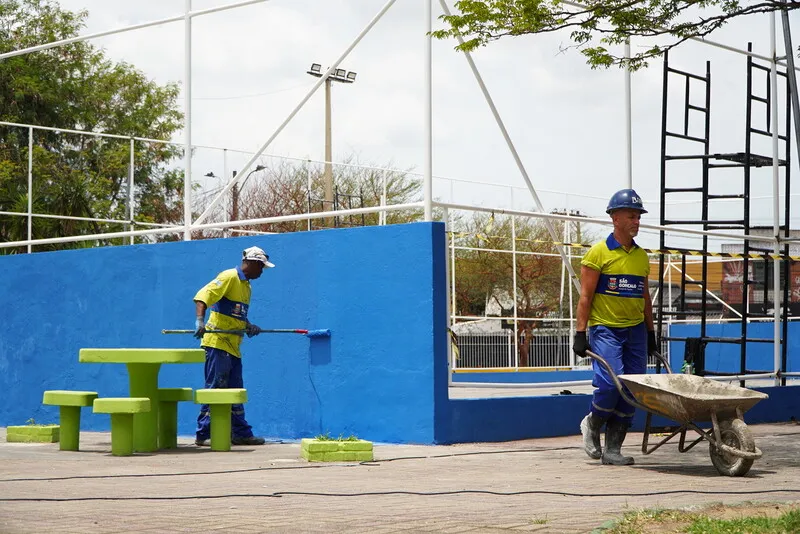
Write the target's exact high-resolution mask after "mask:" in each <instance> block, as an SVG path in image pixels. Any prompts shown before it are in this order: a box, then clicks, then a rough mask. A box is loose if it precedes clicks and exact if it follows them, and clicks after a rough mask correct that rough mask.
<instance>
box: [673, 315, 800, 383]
mask: <svg viewBox="0 0 800 534" xmlns="http://www.w3.org/2000/svg"><path fill="white" fill-rule="evenodd" d="M773 330H774V327H773V323H772V322H764V323H751V324H749V325H747V337H748V338H756V339H772V338H773ZM741 332H742V326H741V323H736V324H721V325H720V324H712V325H707V326H706V335H707V336H711V337H741ZM699 336H700V327H699V326H698V325H685V324H682V325H673V326H672V327H671V330H670V337H699ZM788 340H789V344H788V358H787V369H786V370H787V371H793V372H797V371H798V370H800V358H798V357H797V356H796V355H800V323H797V322H790V323H789V335H788ZM685 346H686V344H685V343H684V342H682V341H672V342H670V364H671V365H672V368H673V369H675V370H678V369H680V368H681V365H683V358H684V352H685ZM740 351H741V348H740V346H739V345H733V344H729V343H709V344H708V345H707V346H706V353H705V354H706V369H708V370H710V371H721V372H729V373H738V372H739V370H740V368H741V367H740V366H741V355H740ZM772 353H773V344H772V343H748V344H747V369H749V370H758V371H771V370H772V369H773V366H774V364H773V354H772Z"/></svg>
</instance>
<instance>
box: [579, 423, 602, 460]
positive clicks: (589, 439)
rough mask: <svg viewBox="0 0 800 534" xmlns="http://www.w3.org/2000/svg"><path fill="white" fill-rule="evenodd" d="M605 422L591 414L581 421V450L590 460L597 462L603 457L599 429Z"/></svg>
mask: <svg viewBox="0 0 800 534" xmlns="http://www.w3.org/2000/svg"><path fill="white" fill-rule="evenodd" d="M604 421H605V420H604V419H602V418H600V417H598V416H596V415H595V414H593V413H592V412H589V415H587V416H586V417H584V418H583V421H581V434H582V435H583V450H585V451H586V454H588V455H589V458H591V459H592V460H599V459H600V457H601V456H602V455H603V447H602V446H601V445H600V428H601V427H602V426H603V422H604Z"/></svg>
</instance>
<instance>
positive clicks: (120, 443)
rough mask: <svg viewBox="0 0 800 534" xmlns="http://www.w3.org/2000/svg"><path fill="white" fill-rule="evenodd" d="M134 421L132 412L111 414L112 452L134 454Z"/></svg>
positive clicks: (115, 454)
mask: <svg viewBox="0 0 800 534" xmlns="http://www.w3.org/2000/svg"><path fill="white" fill-rule="evenodd" d="M133 421H134V415H133V414H131V413H112V414H111V454H112V455H113V456H130V455H131V454H133V436H134V435H135V434H134V432H133Z"/></svg>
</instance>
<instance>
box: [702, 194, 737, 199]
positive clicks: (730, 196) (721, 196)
mask: <svg viewBox="0 0 800 534" xmlns="http://www.w3.org/2000/svg"><path fill="white" fill-rule="evenodd" d="M707 198H708V199H709V200H718V199H723V198H738V199H744V194H739V195H708V197H707Z"/></svg>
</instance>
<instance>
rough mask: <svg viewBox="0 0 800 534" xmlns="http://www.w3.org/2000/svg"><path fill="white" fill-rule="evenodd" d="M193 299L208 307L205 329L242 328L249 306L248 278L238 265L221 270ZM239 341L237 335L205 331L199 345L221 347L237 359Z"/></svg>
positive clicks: (245, 324) (243, 327)
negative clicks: (209, 312)
mask: <svg viewBox="0 0 800 534" xmlns="http://www.w3.org/2000/svg"><path fill="white" fill-rule="evenodd" d="M194 300H199V301H202V302H205V304H206V306H207V307H208V308H210V309H211V314H210V315H209V317H208V322H207V323H206V328H207V329H208V330H244V329H245V327H246V326H247V310H248V308H249V307H250V281H249V280H247V277H246V276H245V275H244V273H243V272H242V269H241V267H236V268H235V269H228V270H225V271H222V272H221V273H219V274H218V275H217V277H216V278H214V279H213V280H212V281H210V282H209V283H208V284H206V285H205V286H204V287H203V288H202V289H201V290H200V291H198V292H197V295H195V296H194ZM241 343H242V336H240V335H237V334H206V335H204V336H203V340H202V341H201V342H200V346H202V347H213V348H217V349H222V350H224V351H225V352H227V353H228V354H231V355H233V356H237V357H239V358H241V357H242V355H241V352H239V345H241Z"/></svg>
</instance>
